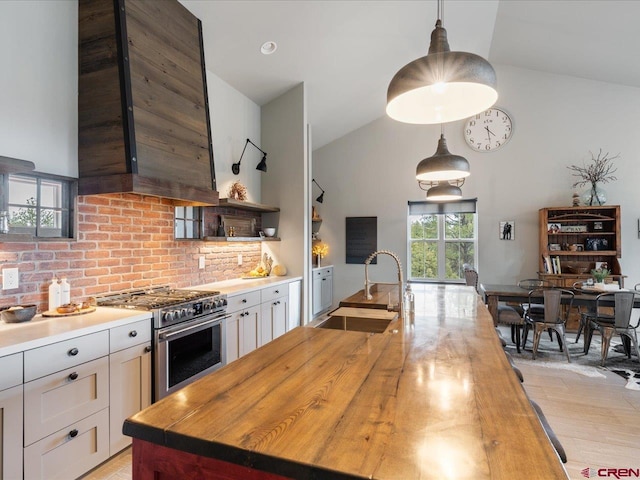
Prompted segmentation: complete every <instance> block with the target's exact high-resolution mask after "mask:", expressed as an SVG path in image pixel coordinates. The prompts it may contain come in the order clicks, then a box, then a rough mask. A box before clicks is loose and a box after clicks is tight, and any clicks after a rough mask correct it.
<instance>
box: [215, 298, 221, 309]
mask: <svg viewBox="0 0 640 480" xmlns="http://www.w3.org/2000/svg"><path fill="white" fill-rule="evenodd" d="M221 306H222V300H220V299H218V300H216V308H220V307H221Z"/></svg>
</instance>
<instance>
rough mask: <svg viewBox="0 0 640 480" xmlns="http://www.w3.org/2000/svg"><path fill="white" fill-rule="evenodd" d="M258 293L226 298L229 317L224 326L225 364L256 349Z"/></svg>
mask: <svg viewBox="0 0 640 480" xmlns="http://www.w3.org/2000/svg"><path fill="white" fill-rule="evenodd" d="M259 304H260V291H259V290H252V291H249V292H244V293H241V294H238V295H230V296H229V297H228V298H227V308H228V311H229V314H230V317H229V318H228V319H227V320H226V324H225V339H226V345H225V347H226V363H231V362H233V361H234V360H237V359H238V358H240V357H242V356H243V355H246V354H247V353H249V352H251V351H253V350H255V349H256V348H258V342H259V340H258V332H259V321H260V307H259Z"/></svg>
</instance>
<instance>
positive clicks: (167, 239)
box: [0, 194, 261, 311]
mask: <svg viewBox="0 0 640 480" xmlns="http://www.w3.org/2000/svg"><path fill="white" fill-rule="evenodd" d="M76 232H77V235H76V238H77V239H76V240H56V241H51V240H48V241H36V242H25V243H15V242H4V243H0V267H1V268H10V267H18V268H19V270H20V287H19V288H18V289H16V290H6V291H5V290H2V296H1V297H0V306H7V305H16V304H29V303H36V304H38V305H39V306H40V311H44V310H46V309H47V306H48V288H49V284H50V283H51V278H52V277H53V276H56V277H58V278H61V277H67V279H68V281H69V283H70V284H71V299H72V301H74V302H75V301H84V300H86V299H87V298H88V297H91V296H94V295H99V294H103V293H108V292H116V291H119V290H125V289H130V288H142V287H149V286H157V285H167V284H168V285H170V286H172V287H176V288H182V287H189V286H192V285H198V284H204V283H210V282H216V281H220V280H227V279H231V278H238V277H241V276H242V275H243V274H244V273H246V272H247V271H248V270H250V269H251V268H253V267H254V266H255V265H256V264H257V263H258V262H259V261H260V254H261V246H260V243H259V242H203V241H199V240H190V241H186V240H185V241H175V240H174V238H173V206H172V205H171V203H170V201H169V200H166V199H161V198H157V197H149V196H143V195H137V194H110V195H91V196H80V197H78V208H77V227H76ZM239 253H241V254H242V260H243V265H242V266H238V254H239ZM201 255H204V257H205V265H206V267H205V269H204V270H200V269H198V257H199V256H201Z"/></svg>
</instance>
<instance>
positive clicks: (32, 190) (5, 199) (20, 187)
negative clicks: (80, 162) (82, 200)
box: [0, 174, 77, 238]
mask: <svg viewBox="0 0 640 480" xmlns="http://www.w3.org/2000/svg"><path fill="white" fill-rule="evenodd" d="M0 182H1V184H2V187H3V188H2V194H1V195H0V205H1V209H2V210H3V211H6V212H8V214H9V235H15V234H28V235H31V236H34V237H40V238H47V237H50V238H71V237H72V236H73V222H72V219H73V205H74V203H75V197H76V195H77V183H76V181H75V180H71V179H67V178H63V177H58V176H54V175H46V174H9V175H0Z"/></svg>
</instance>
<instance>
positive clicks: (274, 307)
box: [260, 297, 289, 346]
mask: <svg viewBox="0 0 640 480" xmlns="http://www.w3.org/2000/svg"><path fill="white" fill-rule="evenodd" d="M288 303H289V302H288V301H287V297H280V298H275V299H273V300H271V301H270V302H266V303H263V304H262V311H261V317H262V318H261V319H260V346H262V345H264V344H266V343H269V342H270V341H272V340H274V339H276V338H278V337H279V336H280V335H284V334H285V333H286V331H287V319H288V316H289V315H288V314H289V306H288Z"/></svg>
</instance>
